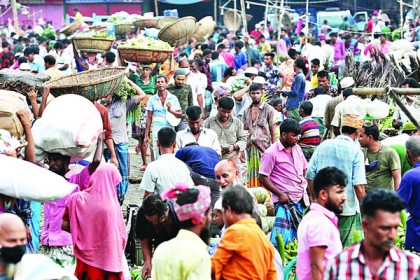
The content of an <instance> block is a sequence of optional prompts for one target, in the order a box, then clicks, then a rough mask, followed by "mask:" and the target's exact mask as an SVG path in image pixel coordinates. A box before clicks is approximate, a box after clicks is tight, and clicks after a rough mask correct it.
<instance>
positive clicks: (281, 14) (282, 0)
mask: <svg viewBox="0 0 420 280" xmlns="http://www.w3.org/2000/svg"><path fill="white" fill-rule="evenodd" d="M279 11H280V14H279V17H278V19H279V22H278V23H279V27H278V31H277V41H280V36H281V29H282V25H283V15H284V0H281V2H280V10H279ZM279 65H280V59H277V67H278V66H279Z"/></svg>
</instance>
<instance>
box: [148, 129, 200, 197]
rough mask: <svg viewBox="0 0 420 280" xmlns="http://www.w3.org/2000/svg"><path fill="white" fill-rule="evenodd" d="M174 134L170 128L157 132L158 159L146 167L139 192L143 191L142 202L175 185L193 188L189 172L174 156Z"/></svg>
mask: <svg viewBox="0 0 420 280" xmlns="http://www.w3.org/2000/svg"><path fill="white" fill-rule="evenodd" d="M175 138H176V132H175V130H174V129H173V128H171V127H162V128H161V129H160V130H159V132H158V141H157V145H158V148H159V153H160V157H159V159H158V160H156V161H153V162H151V163H149V164H148V165H147V168H146V171H145V172H144V175H143V180H142V181H141V183H140V190H144V196H143V200H144V199H145V198H146V197H148V196H149V195H151V194H153V193H155V194H160V193H161V192H163V191H165V190H166V189H168V188H171V187H172V186H173V185H174V184H175V183H186V184H187V185H188V186H194V183H193V181H192V179H191V176H190V171H189V170H188V167H187V166H186V164H185V163H184V162H182V161H181V160H179V159H177V158H176V157H175V154H174V150H175V145H176V143H175Z"/></svg>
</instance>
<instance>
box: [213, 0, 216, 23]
mask: <svg viewBox="0 0 420 280" xmlns="http://www.w3.org/2000/svg"><path fill="white" fill-rule="evenodd" d="M213 13H214V22H215V23H216V24H217V0H214V7H213Z"/></svg>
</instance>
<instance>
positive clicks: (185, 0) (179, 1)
mask: <svg viewBox="0 0 420 280" xmlns="http://www.w3.org/2000/svg"><path fill="white" fill-rule="evenodd" d="M204 1H205V0H159V3H165V4H173V5H188V4H195V3H200V2H204Z"/></svg>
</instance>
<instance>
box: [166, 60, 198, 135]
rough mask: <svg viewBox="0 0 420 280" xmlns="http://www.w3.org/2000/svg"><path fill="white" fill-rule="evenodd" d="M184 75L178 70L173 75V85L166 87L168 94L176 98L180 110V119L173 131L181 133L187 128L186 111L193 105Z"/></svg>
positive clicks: (181, 70)
mask: <svg viewBox="0 0 420 280" xmlns="http://www.w3.org/2000/svg"><path fill="white" fill-rule="evenodd" d="M185 81H186V73H185V70H184V69H182V68H178V69H176V70H175V73H174V83H173V84H170V85H168V87H167V88H166V89H167V90H168V91H169V92H170V93H172V94H173V95H175V96H176V97H177V98H178V101H179V105H180V106H181V110H182V119H181V122H180V123H179V125H178V126H176V127H175V131H177V132H178V131H181V130H183V129H184V128H186V127H187V116H186V110H187V108H188V107H189V106H191V105H192V104H193V93H192V89H191V86H190V85H188V84H186V83H185Z"/></svg>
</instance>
